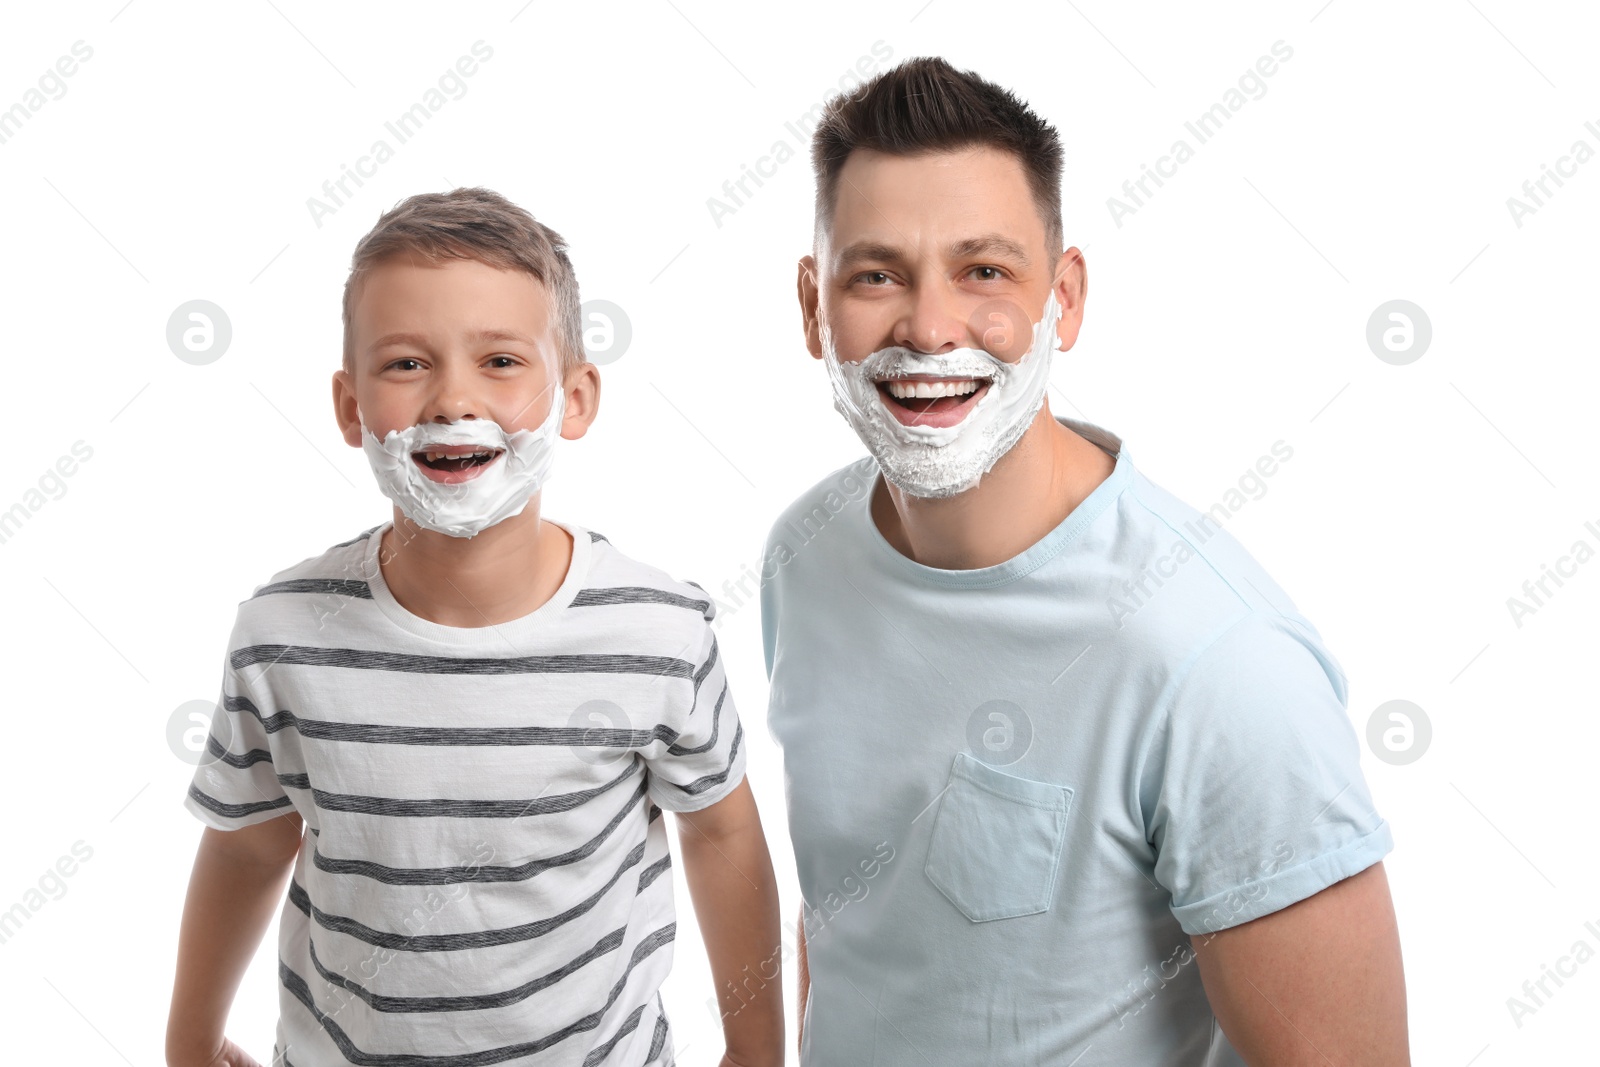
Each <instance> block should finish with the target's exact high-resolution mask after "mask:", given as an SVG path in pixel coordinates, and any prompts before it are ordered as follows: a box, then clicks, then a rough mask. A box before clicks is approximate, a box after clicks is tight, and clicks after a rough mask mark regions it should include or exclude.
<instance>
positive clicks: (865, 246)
mask: <svg viewBox="0 0 1600 1067" xmlns="http://www.w3.org/2000/svg"><path fill="white" fill-rule="evenodd" d="M904 258H905V256H904V254H903V253H902V252H901V251H900V249H898V248H896V247H895V246H894V245H891V244H885V243H884V242H882V241H871V240H867V241H857V242H855V243H854V244H850V245H846V246H845V247H844V248H842V249H840V251H839V255H838V256H837V257H835V259H834V268H835V269H836V270H838V271H840V272H843V271H846V270H848V269H850V268H851V267H853V266H855V265H856V264H858V263H899V262H900V261H901V260H902V259H904Z"/></svg>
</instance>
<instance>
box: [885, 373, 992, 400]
mask: <svg viewBox="0 0 1600 1067" xmlns="http://www.w3.org/2000/svg"><path fill="white" fill-rule="evenodd" d="M886 384H887V385H888V386H889V395H890V396H896V397H899V398H901V399H902V400H908V399H911V398H913V397H936V396H965V395H966V394H968V393H973V392H976V391H977V389H978V384H979V383H978V381H977V380H976V379H973V378H968V379H966V380H965V381H960V382H913V381H891V382H887V383H886Z"/></svg>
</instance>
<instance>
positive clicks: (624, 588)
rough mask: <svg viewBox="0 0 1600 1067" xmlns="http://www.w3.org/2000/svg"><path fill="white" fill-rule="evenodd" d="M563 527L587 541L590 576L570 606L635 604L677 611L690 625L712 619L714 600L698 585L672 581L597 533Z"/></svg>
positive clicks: (663, 573)
mask: <svg viewBox="0 0 1600 1067" xmlns="http://www.w3.org/2000/svg"><path fill="white" fill-rule="evenodd" d="M563 525H564V526H566V527H567V529H568V531H569V532H571V533H572V534H573V535H574V536H575V537H584V538H587V539H588V541H589V574H588V578H587V580H586V581H585V582H584V583H583V588H582V589H580V590H579V591H578V594H577V597H576V599H574V600H573V602H572V606H573V607H594V606H600V605H622V604H636V605H651V606H660V607H667V608H678V609H681V610H682V611H683V612H684V613H685V614H684V615H683V619H684V622H685V623H687V624H689V625H691V626H699V625H700V623H701V621H702V620H703V621H704V622H710V621H711V620H712V618H713V617H715V615H716V611H717V607H716V601H715V600H713V599H712V597H711V595H710V594H709V593H707V592H706V591H705V589H704V588H703V587H702V586H701V585H700V584H699V583H698V582H692V581H688V580H685V579H679V578H674V577H672V575H670V574H668V573H667V572H666V571H664V570H662V569H661V568H660V567H656V566H652V565H651V564H649V563H645V562H644V561H642V560H639V559H635V558H634V557H633V556H630V555H628V554H627V553H625V552H623V551H622V550H621V549H619V548H617V547H616V545H614V544H612V543H611V539H610V538H608V537H606V536H605V535H604V534H602V533H600V532H598V531H596V530H590V529H587V528H585V527H583V526H580V525H578V524H576V523H570V522H569V523H563ZM694 616H699V619H695V618H694Z"/></svg>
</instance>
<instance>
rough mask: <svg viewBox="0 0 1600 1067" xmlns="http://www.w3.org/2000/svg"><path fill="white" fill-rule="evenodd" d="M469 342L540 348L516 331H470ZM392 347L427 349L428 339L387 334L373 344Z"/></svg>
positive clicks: (408, 335) (411, 334)
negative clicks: (515, 343)
mask: <svg viewBox="0 0 1600 1067" xmlns="http://www.w3.org/2000/svg"><path fill="white" fill-rule="evenodd" d="M467 340H468V341H472V342H474V343H479V342H483V341H516V342H518V343H520V344H525V345H527V346H528V347H529V348H538V347H539V345H538V343H537V342H535V341H533V340H532V339H530V338H527V337H524V336H523V335H522V334H520V333H517V332H516V331H515V330H500V329H484V330H470V331H468V332H467ZM390 345H412V346H414V347H416V348H426V347H428V339H427V338H426V337H424V336H422V334H420V333H386V334H384V335H383V336H382V337H380V338H378V339H377V340H376V341H374V342H373V343H372V347H373V348H374V349H379V348H387V347H388V346H390Z"/></svg>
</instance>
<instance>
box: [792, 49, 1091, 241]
mask: <svg viewBox="0 0 1600 1067" xmlns="http://www.w3.org/2000/svg"><path fill="white" fill-rule="evenodd" d="M977 146H988V147H991V148H997V149H1001V150H1003V151H1006V152H1009V153H1011V154H1012V155H1013V156H1015V157H1016V158H1017V160H1018V162H1020V163H1021V164H1022V169H1023V172H1024V173H1025V174H1026V175H1027V178H1028V188H1029V190H1030V191H1031V192H1032V193H1033V202H1034V205H1035V207H1037V208H1038V211H1039V217H1040V218H1042V219H1043V220H1044V237H1045V246H1046V250H1047V251H1049V252H1050V254H1051V255H1053V256H1056V255H1060V254H1061V252H1062V251H1063V245H1062V230H1061V140H1060V138H1059V137H1058V136H1057V135H1056V131H1055V127H1053V126H1051V125H1050V124H1049V123H1048V122H1045V121H1044V120H1043V119H1041V118H1040V117H1039V116H1038V115H1036V114H1034V112H1033V111H1032V110H1031V109H1030V108H1029V107H1028V106H1027V105H1026V104H1024V103H1023V102H1022V101H1021V100H1019V99H1018V98H1017V97H1016V96H1015V95H1013V94H1012V93H1011V92H1009V91H1008V90H1006V89H1002V88H1001V87H1000V86H998V85H995V84H994V83H993V82H989V81H985V80H984V79H983V78H981V77H979V76H978V75H977V74H976V73H975V72H973V71H970V70H968V71H958V70H956V69H955V68H954V67H952V66H951V65H950V64H949V63H947V62H945V61H944V60H943V59H941V58H940V57H938V56H917V57H915V58H912V59H907V60H905V61H904V62H902V63H900V64H899V65H897V66H894V67H891V68H889V69H888V70H886V71H884V72H883V73H881V74H879V75H878V76H877V77H875V78H873V79H872V80H871V81H869V82H867V84H866V85H864V86H862V87H861V88H860V89H858V90H856V91H854V92H851V93H845V94H840V95H839V96H836V97H834V98H833V99H832V100H830V101H829V102H828V106H827V108H826V109H825V110H824V111H823V113H822V119H821V121H820V122H818V123H817V128H816V131H815V132H814V133H813V134H812V136H811V169H812V170H813V171H814V172H815V174H816V177H817V202H816V233H817V234H819V235H820V234H821V233H822V232H823V231H824V229H825V228H826V227H828V226H830V225H831V224H832V222H833V209H834V205H835V204H836V203H837V202H838V199H839V172H840V171H841V170H842V169H844V164H845V160H846V159H848V158H849V156H850V153H851V152H853V151H855V150H856V149H857V148H870V149H872V150H874V151H878V152H884V153H887V154H889V155H894V156H913V155H919V154H921V153H924V152H938V151H945V150H949V149H957V148H967V147H977Z"/></svg>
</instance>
